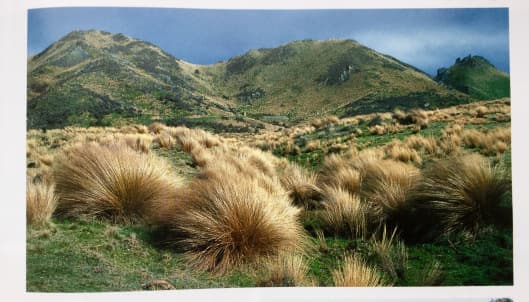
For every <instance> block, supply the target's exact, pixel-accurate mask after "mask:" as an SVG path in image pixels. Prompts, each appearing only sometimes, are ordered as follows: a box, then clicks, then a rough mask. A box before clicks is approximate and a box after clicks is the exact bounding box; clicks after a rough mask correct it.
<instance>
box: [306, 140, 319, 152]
mask: <svg viewBox="0 0 529 302" xmlns="http://www.w3.org/2000/svg"><path fill="white" fill-rule="evenodd" d="M320 146H321V144H320V141H319V140H312V141H310V142H308V143H307V145H306V146H305V152H312V151H315V150H318V149H319V148H320Z"/></svg>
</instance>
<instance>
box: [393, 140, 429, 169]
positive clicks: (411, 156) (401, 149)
mask: <svg viewBox="0 0 529 302" xmlns="http://www.w3.org/2000/svg"><path fill="white" fill-rule="evenodd" d="M399 142H400V141H399ZM385 149H386V150H385V151H386V155H387V158H390V159H393V160H397V161H401V162H404V163H408V162H414V163H416V164H419V165H420V164H421V163H422V159H421V156H420V155H419V153H418V152H417V151H416V150H415V149H412V148H409V147H407V146H406V145H403V144H401V143H396V144H389V145H387V147H386V148H385Z"/></svg>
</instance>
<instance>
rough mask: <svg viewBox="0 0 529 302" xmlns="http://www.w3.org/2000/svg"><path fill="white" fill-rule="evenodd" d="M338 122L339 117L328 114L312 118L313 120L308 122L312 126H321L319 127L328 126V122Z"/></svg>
mask: <svg viewBox="0 0 529 302" xmlns="http://www.w3.org/2000/svg"><path fill="white" fill-rule="evenodd" d="M338 122H340V118H338V117H337V116H335V115H330V116H327V117H325V118H322V119H314V120H313V121H311V123H310V124H311V126H313V127H314V128H321V127H325V126H328V125H330V124H336V123H338Z"/></svg>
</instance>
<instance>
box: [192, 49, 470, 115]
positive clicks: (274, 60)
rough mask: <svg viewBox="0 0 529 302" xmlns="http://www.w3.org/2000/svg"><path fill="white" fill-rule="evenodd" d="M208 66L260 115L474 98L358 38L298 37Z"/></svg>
mask: <svg viewBox="0 0 529 302" xmlns="http://www.w3.org/2000/svg"><path fill="white" fill-rule="evenodd" d="M202 69H203V70H204V72H205V73H207V74H208V75H210V76H211V78H212V82H213V83H214V84H215V85H214V86H215V87H217V92H218V93H219V94H221V95H224V96H225V97H227V98H229V99H231V100H234V101H236V102H237V103H238V104H239V105H240V106H241V107H242V108H244V110H246V111H248V112H249V113H252V114H254V115H256V116H259V115H267V114H272V115H287V116H290V117H293V118H294V119H299V120H303V119H306V118H309V117H316V116H321V115H322V114H330V113H333V114H339V115H354V114H359V113H368V112H376V111H387V110H391V109H394V108H395V107H403V108H410V107H417V106H419V107H422V106H424V105H425V104H429V105H431V106H434V107H435V106H441V107H445V106H447V105H452V104H454V103H461V102H468V101H469V98H468V97H467V96H465V95H463V94H461V93H459V92H456V91H452V90H449V89H446V88H444V87H441V86H440V85H438V84H437V83H436V82H435V81H433V80H432V79H431V78H430V77H429V76H428V75H427V74H425V73H423V72H421V71H419V70H418V69H416V68H414V67H412V66H410V65H407V64H405V63H403V62H400V61H398V60H397V59H395V58H392V57H390V56H386V55H383V54H380V53H378V52H376V51H374V50H372V49H369V48H367V47H365V46H362V45H361V44H359V43H357V42H355V41H353V40H326V41H312V40H304V41H296V42H292V43H289V44H286V45H283V46H281V47H278V48H273V49H258V50H252V51H250V52H248V53H246V54H244V55H242V56H238V57H235V58H232V59H230V60H228V61H227V62H223V63H219V64H216V65H213V66H205V67H203V68H202ZM379 101H380V102H379ZM379 103H380V104H381V105H382V106H380V107H379V106H378V104H379ZM357 105H360V106H357ZM426 106H428V105H426Z"/></svg>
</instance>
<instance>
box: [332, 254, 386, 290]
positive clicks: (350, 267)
mask: <svg viewBox="0 0 529 302" xmlns="http://www.w3.org/2000/svg"><path fill="white" fill-rule="evenodd" d="M332 280H333V281H334V285H335V286H340V287H367V286H369V287H371V286H384V285H385V284H384V282H383V280H382V278H381V276H380V273H379V272H378V271H377V270H376V269H374V268H371V267H369V266H368V265H367V264H366V263H365V262H364V261H363V260H361V259H360V258H359V257H357V256H346V257H345V260H344V261H343V263H342V266H341V267H340V268H338V269H336V270H334V271H333V272H332Z"/></svg>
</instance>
